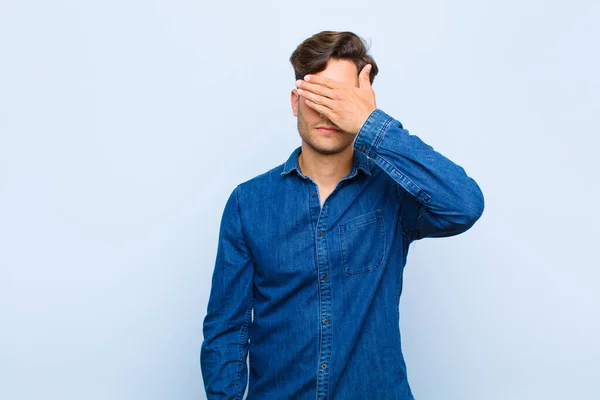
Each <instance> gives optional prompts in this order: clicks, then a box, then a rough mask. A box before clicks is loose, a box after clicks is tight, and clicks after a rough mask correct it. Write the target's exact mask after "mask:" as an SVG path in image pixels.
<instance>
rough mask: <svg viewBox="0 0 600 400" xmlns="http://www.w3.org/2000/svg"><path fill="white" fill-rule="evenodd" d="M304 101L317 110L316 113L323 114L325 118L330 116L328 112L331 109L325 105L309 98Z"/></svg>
mask: <svg viewBox="0 0 600 400" xmlns="http://www.w3.org/2000/svg"><path fill="white" fill-rule="evenodd" d="M304 102H305V103H306V105H308V106H309V107H310V108H312V109H313V110H315V111H317V112H318V113H321V114H323V115H324V116H326V117H327V118H330V116H329V113H330V112H331V110H330V109H329V108H327V107H325V106H323V105H321V104H317V103H315V102H312V101H310V100H309V99H304Z"/></svg>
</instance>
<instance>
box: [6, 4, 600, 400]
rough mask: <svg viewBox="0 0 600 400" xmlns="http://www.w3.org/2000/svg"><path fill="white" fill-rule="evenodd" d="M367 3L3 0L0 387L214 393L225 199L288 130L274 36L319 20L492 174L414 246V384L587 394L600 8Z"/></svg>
mask: <svg viewBox="0 0 600 400" xmlns="http://www.w3.org/2000/svg"><path fill="white" fill-rule="evenodd" d="M366 4H367V3H366V1H362V2H358V1H348V0H344V1H331V2H326V3H324V2H322V1H312V0H311V1H305V2H301V3H297V2H296V3H291V2H290V3H285V2H272V4H271V2H267V1H258V2H241V1H240V2H238V4H232V3H231V2H202V1H178V2H172V1H154V2H145V1H131V0H129V1H124V0H121V1H115V0H109V1H106V0H105V1H87V2H78V1H73V0H72V1H64V0H63V1H60V0H57V1H54V2H44V1H16V0H3V1H2V3H1V4H0V398H2V399H7V400H13V399H19V400H20V399H38V398H50V399H65V400H67V399H68V400H70V399H73V400H75V399H77V400H79V399H89V400H95V399H111V400H120V399H144V400H154V399H182V400H183V399H189V400H191V399H204V398H205V394H204V388H203V383H202V377H201V374H200V366H199V351H200V344H201V342H202V330H201V328H202V320H203V318H204V315H205V313H206V304H207V301H208V295H209V290H210V277H211V274H212V269H213V266H214V261H215V253H216V245H217V235H218V228H219V222H220V217H221V213H222V211H223V207H224V205H225V201H226V199H227V196H228V194H229V193H230V192H231V190H232V189H233V188H234V187H235V186H236V185H237V184H238V183H239V182H242V181H243V180H246V179H249V178H251V177H253V176H255V175H257V174H259V173H262V172H264V171H266V170H268V169H270V168H273V167H274V166H276V165H279V164H281V163H282V162H284V161H285V159H286V158H287V157H288V155H289V152H290V151H291V150H292V149H293V148H294V147H296V146H298V145H299V144H300V138H299V135H298V132H297V129H296V120H295V118H294V116H293V114H292V110H291V106H290V102H289V101H290V100H289V98H290V91H291V90H292V89H293V88H294V76H293V73H292V68H291V65H290V64H289V62H288V58H289V56H290V54H291V52H292V51H293V49H294V48H295V47H296V46H297V45H298V44H299V43H300V42H301V41H302V40H304V39H305V38H307V37H308V36H310V35H312V34H314V33H317V32H319V31H321V30H351V31H354V32H355V33H357V34H359V35H361V36H363V37H364V38H365V39H367V41H370V42H371V43H372V47H371V53H372V54H373V56H374V57H375V59H376V60H377V62H378V64H379V67H380V74H379V75H378V77H377V78H376V80H375V83H374V86H373V88H374V90H375V93H376V96H377V105H378V106H379V107H380V108H381V109H383V110H384V111H386V112H387V113H389V114H391V115H392V116H394V117H395V118H397V119H398V120H400V121H401V122H402V123H403V124H404V125H405V127H406V128H407V129H409V130H410V131H411V133H413V134H416V135H418V136H419V137H420V138H421V139H423V140H424V141H425V142H427V143H428V144H431V145H432V146H434V147H435V148H436V150H438V151H440V152H442V153H443V154H445V155H446V156H448V157H450V158H451V159H452V160H454V161H456V162H457V163H459V164H460V165H462V166H463V167H464V168H465V170H466V171H467V172H468V173H469V174H470V175H471V176H472V177H474V178H475V179H476V180H477V182H478V183H479V184H480V186H481V188H482V190H483V192H484V194H485V198H486V210H485V213H484V215H483V217H482V218H481V220H480V221H479V222H478V223H477V225H476V226H475V227H474V228H472V229H471V230H470V231H468V232H466V233H465V234H463V235H460V236H457V237H452V238H446V239H426V240H423V241H421V242H417V243H415V244H414V245H413V246H411V252H410V254H409V257H408V265H407V269H406V274H405V287H404V288H405V292H404V295H403V297H402V300H401V310H402V321H401V329H402V334H403V348H404V351H405V354H406V361H407V365H408V374H409V379H410V380H411V384H412V386H413V391H414V393H415V395H416V396H417V398H419V399H423V400H426V399H434V400H435V399H444V400H454V399H456V400H482V399H483V400H494V399H502V400H505V399H516V400H519V399H527V400H530V399H545V400H547V399H565V398H568V399H598V398H600V385H598V383H597V377H598V371H599V370H600V346H599V345H598V339H597V338H598V337H600V315H599V314H600V311H599V309H600V307H598V304H599V303H600V295H599V294H598V289H597V287H598V281H599V279H600V272H599V269H600V268H599V267H600V262H598V256H597V249H598V241H599V239H600V217H599V213H598V212H597V206H598V198H599V195H600V189H599V182H600V179H599V178H598V173H599V172H600V164H599V161H598V145H599V143H600V141H599V140H598V133H599V130H598V110H600V102H599V100H598V92H599V91H600V79H599V75H598V71H600V60H599V54H600V52H598V51H597V50H598V49H597V48H598V43H597V42H598V37H600V28H598V25H597V23H596V22H597V21H598V20H599V19H600V6H599V5H598V3H597V2H592V1H572V2H568V3H565V2H558V1H556V2H555V1H541V0H539V1H517V0H507V1H503V2H481V1H461V2H449V1H443V0H432V1H428V2H404V1H400V2H398V1H394V2H392V1H376V0H374V1H371V2H370V5H369V6H367V5H366Z"/></svg>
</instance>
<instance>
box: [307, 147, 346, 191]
mask: <svg viewBox="0 0 600 400" xmlns="http://www.w3.org/2000/svg"><path fill="white" fill-rule="evenodd" d="M353 158H354V149H353V148H352V147H348V148H347V149H345V150H344V151H342V152H341V153H337V154H331V155H326V154H321V153H318V152H316V151H314V150H313V149H311V148H310V147H309V146H308V145H306V144H305V143H302V151H301V153H300V155H299V156H298V163H299V165H300V170H301V171H302V174H304V175H306V176H309V177H310V178H311V179H312V180H313V181H315V183H316V184H317V185H319V186H324V187H331V188H332V187H334V186H335V185H337V183H338V182H339V181H340V179H342V178H343V177H344V176H346V175H348V174H349V173H350V171H351V170H352V160H353Z"/></svg>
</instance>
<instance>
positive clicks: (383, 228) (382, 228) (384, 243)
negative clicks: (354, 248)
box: [338, 209, 387, 276]
mask: <svg viewBox="0 0 600 400" xmlns="http://www.w3.org/2000/svg"><path fill="white" fill-rule="evenodd" d="M375 211H376V214H377V215H378V217H377V218H376V219H375V221H381V224H380V225H381V228H380V229H379V231H380V234H381V236H382V239H381V243H382V244H383V250H382V254H381V260H379V263H378V264H377V265H376V266H375V267H373V268H370V269H365V270H360V271H359V272H348V271H347V266H348V264H347V262H346V254H345V253H346V252H345V251H344V235H343V234H342V233H344V232H346V231H345V230H343V229H342V227H343V225H340V226H338V231H339V237H340V250H341V257H340V258H341V260H342V269H343V271H344V274H346V275H347V276H352V275H360V274H365V273H368V272H372V271H375V270H376V269H377V268H379V267H380V266H381V264H383V260H384V259H385V252H386V249H387V243H386V235H385V220H384V218H383V214H382V212H381V211H380V210H379V209H378V210H375ZM371 222H373V221H371ZM362 225H365V224H362Z"/></svg>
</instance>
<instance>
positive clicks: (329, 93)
mask: <svg viewBox="0 0 600 400" xmlns="http://www.w3.org/2000/svg"><path fill="white" fill-rule="evenodd" d="M296 87H298V88H299V89H302V90H308V91H310V92H313V93H316V94H318V95H321V96H323V97H328V98H330V99H333V98H334V97H333V96H334V93H333V90H332V89H330V88H328V87H327V86H323V85H319V84H316V83H308V82H306V81H303V80H301V79H299V80H297V81H296Z"/></svg>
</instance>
